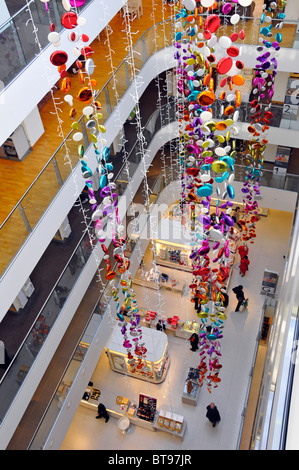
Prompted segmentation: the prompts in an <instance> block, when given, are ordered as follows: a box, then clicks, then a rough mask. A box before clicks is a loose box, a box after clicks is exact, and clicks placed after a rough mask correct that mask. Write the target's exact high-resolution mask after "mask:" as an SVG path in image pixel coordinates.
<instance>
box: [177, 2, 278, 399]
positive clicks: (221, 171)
mask: <svg viewBox="0 0 299 470" xmlns="http://www.w3.org/2000/svg"><path fill="white" fill-rule="evenodd" d="M199 3H200V6H198V5H199ZM251 3H252V0H233V1H231V2H225V3H223V2H221V5H220V2H215V1H214V0H201V1H200V2H196V1H195V0H182V1H181V2H180V4H179V5H177V10H176V11H177V13H176V17H175V21H176V23H175V26H176V33H175V43H174V45H175V48H176V52H175V58H176V60H177V83H178V110H177V114H178V117H179V123H180V146H179V163H180V167H181V206H182V208H183V207H186V206H191V211H192V210H193V214H196V215H194V217H193V222H192V243H191V245H193V248H192V252H191V255H190V258H191V259H192V268H193V282H192V283H191V285H190V288H191V292H192V294H193V295H196V296H197V297H199V301H200V304H201V306H202V309H201V311H200V313H199V314H198V316H199V317H200V318H201V329H200V336H199V337H200V344H199V348H200V358H201V360H200V364H199V366H198V368H199V370H200V373H201V378H200V385H203V383H204V382H206V383H207V388H208V391H209V392H211V388H212V387H217V386H218V383H219V382H220V381H221V379H220V377H219V372H220V369H221V367H222V365H221V364H220V363H219V357H220V356H221V344H220V339H221V338H222V337H223V327H224V320H225V319H226V315H225V313H224V310H225V309H224V307H223V305H222V304H223V301H224V296H223V293H224V288H225V284H226V283H227V280H228V278H229V275H230V269H231V261H230V256H231V251H232V250H231V249H230V248H231V245H233V244H234V243H236V241H237V239H238V237H239V234H238V233H237V231H236V229H235V228H234V220H233V218H232V217H231V215H230V214H231V211H232V208H233V205H234V204H233V200H234V198H235V190H234V185H233V182H234V178H235V174H234V171H235V169H234V166H235V158H236V156H237V152H236V145H235V143H236V142H235V138H236V137H237V136H238V133H239V130H238V120H239V116H240V114H239V112H240V107H241V98H242V96H241V91H242V85H243V84H244V82H245V80H244V77H243V75H242V69H243V68H244V63H243V61H242V60H241V59H242V42H243V41H244V39H245V27H243V29H242V28H238V26H237V25H238V23H239V21H240V19H241V18H242V15H243V16H244V8H245V7H248V6H250V5H251ZM285 3H286V2H278V3H275V2H272V3H271V5H270V7H269V8H268V10H267V11H265V13H264V16H263V18H262V21H265V23H266V24H267V26H266V27H265V26H262V29H261V35H264V36H266V37H267V38H266V39H265V40H263V39H262V40H261V42H262V44H261V45H260V46H259V47H258V51H259V52H262V55H260V56H259V57H258V58H257V62H258V63H257V66H256V72H255V73H256V75H255V79H254V82H253V85H254V89H253V93H254V94H255V99H254V100H253V101H252V102H251V108H252V116H251V118H252V119H251V123H250V126H249V127H248V131H249V134H248V135H250V133H252V136H253V139H252V140H251V141H250V142H249V148H250V154H249V155H248V165H247V168H246V170H247V171H246V179H245V181H244V184H243V188H242V193H243V195H244V198H243V204H244V213H245V216H246V217H245V218H244V219H242V222H243V226H242V234H241V236H242V237H243V239H244V240H249V239H251V238H254V237H255V227H254V224H255V222H256V220H257V213H258V212H257V211H258V205H257V201H256V199H257V198H258V197H259V196H260V188H259V187H260V178H261V175H262V163H263V157H262V154H263V151H264V149H265V145H266V143H267V140H266V139H265V138H264V135H263V132H265V131H266V130H267V129H269V124H270V120H271V118H272V113H271V111H270V100H271V97H272V95H273V84H274V77H275V73H276V72H275V70H276V67H277V62H276V59H275V57H273V58H270V55H271V52H270V49H271V51H272V50H273V52H274V55H275V52H276V51H278V50H279V43H280V42H281V34H280V33H279V32H278V33H277V34H276V36H275V41H273V42H272V43H271V42H270V41H269V36H271V35H272V32H271V29H272V25H271V24H270V23H271V21H272V17H273V15H274V11H276V12H277V11H278V12H279V10H280V9H281V8H283V6H285ZM233 7H234V8H235V9H234V12H232V8H233ZM229 13H231V14H230V15H229V16H228V14H229ZM278 16H279V20H280V21H279V22H278V23H279V26H278V28H281V24H282V22H281V20H282V19H283V14H282V13H281V12H280V13H278ZM221 19H223V24H224V27H223V26H222V24H221ZM224 29H225V31H229V33H228V34H222V35H220V34H219V31H223V30H224ZM237 41H238V42H237ZM240 43H241V44H240ZM219 56H220V58H217V57H219ZM267 78H268V79H269V81H268V84H267V85H266V79H267ZM218 84H219V86H220V95H219V99H216V87H217V85H218ZM224 87H226V89H228V91H224V90H223V91H221V88H223V89H224ZM265 89H266V90H265ZM265 97H266V99H267V106H266V107H265V108H264V109H262V105H261V101H262V99H263V98H265ZM212 198H214V199H215V203H214V205H215V220H212V217H211V215H212V212H211V202H212ZM195 208H197V210H195ZM246 218H247V220H246ZM208 303H209V307H208V306H207V304H208Z"/></svg>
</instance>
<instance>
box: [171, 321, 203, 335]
mask: <svg viewBox="0 0 299 470" xmlns="http://www.w3.org/2000/svg"><path fill="white" fill-rule="evenodd" d="M199 329H200V324H199V323H197V322H194V321H185V323H183V324H182V325H179V326H178V327H177V329H176V330H175V336H178V337H179V338H184V339H187V338H190V336H191V335H192V334H193V333H196V334H198V333H199Z"/></svg>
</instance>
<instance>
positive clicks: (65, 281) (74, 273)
mask: <svg viewBox="0 0 299 470" xmlns="http://www.w3.org/2000/svg"><path fill="white" fill-rule="evenodd" d="M151 120H152V118H150V119H149V121H148V123H147V124H146V125H145V129H147V128H148V127H150V126H151ZM166 123H167V121H166V120H165V119H164V120H163V121H161V122H160V124H161V125H165V124H166ZM153 135H154V134H151V137H150V139H148V141H147V144H149V143H150V140H151V138H152V137H153ZM141 158H142V155H141V152H140V148H139V147H138V143H136V145H135V147H134V148H133V149H132V151H131V153H130V154H129V155H128V157H127V163H126V164H125V163H124V165H123V166H122V168H121V170H120V172H119V174H118V175H117V176H116V178H115V180H114V181H115V183H116V185H117V188H119V185H120V184H121V187H122V191H120V192H119V196H120V195H121V194H120V193H123V192H124V191H125V189H126V187H127V186H128V184H129V181H130V179H131V178H133V176H134V173H135V171H136V169H137V168H138V166H139V164H140V161H141ZM128 171H129V175H128ZM128 176H129V178H128ZM33 222H34V221H31V223H33ZM103 225H104V228H105V226H106V224H105V223H103ZM89 232H90V234H91V236H89V233H88V232H86V233H85V234H84V235H83V236H82V238H81V240H80V242H79V244H78V245H77V248H76V250H75V251H74V253H73V255H72V257H71V259H70V260H69V262H68V264H67V266H66V267H65V269H64V271H63V273H62V274H61V276H60V278H59V279H58V281H57V283H56V285H55V287H54V288H53V290H52V291H51V293H50V295H49V297H48V299H47V301H46V302H45V304H44V306H43V308H42V309H41V310H40V312H39V313H38V315H37V318H36V321H35V323H34V324H33V326H32V329H31V331H30V332H29V333H28V335H27V337H26V339H25V340H24V342H23V344H22V346H21V347H20V349H19V351H18V353H17V355H16V356H15V357H14V359H13V360H12V362H11V363H10V365H9V368H8V370H7V371H6V373H5V375H4V376H3V378H2V380H1V383H0V421H2V420H3V419H4V417H5V414H6V412H7V410H8V408H9V406H10V405H11V403H12V401H13V399H14V397H15V395H16V394H17V392H18V391H19V388H20V387H21V386H22V382H23V380H24V379H25V377H26V375H27V373H28V371H29V370H30V367H31V366H32V364H33V363H34V361H35V359H36V357H37V356H38V353H39V352H40V350H41V348H42V347H43V344H44V342H45V341H46V339H47V336H48V335H49V333H50V332H51V328H52V327H53V325H54V323H55V321H56V320H57V318H58V316H59V315H60V313H61V310H62V308H63V305H64V303H65V302H66V300H67V298H68V296H69V294H70V292H71V290H72V289H73V288H74V286H75V284H76V281H77V279H78V278H79V276H80V275H81V273H82V271H83V269H84V267H85V265H86V263H87V261H88V260H89V257H90V256H91V254H92V252H93V248H94V247H95V245H96V244H97V240H96V238H95V237H93V228H92V226H90V228H89ZM106 293H107V292H106ZM2 396H3V397H4V399H3V401H1V397H2Z"/></svg>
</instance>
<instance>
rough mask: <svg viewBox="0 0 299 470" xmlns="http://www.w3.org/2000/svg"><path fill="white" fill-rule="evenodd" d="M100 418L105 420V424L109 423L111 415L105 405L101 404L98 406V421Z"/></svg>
mask: <svg viewBox="0 0 299 470" xmlns="http://www.w3.org/2000/svg"><path fill="white" fill-rule="evenodd" d="M99 418H105V423H107V421H109V415H108V412H107V410H106V408H105V405H103V403H99V405H98V415H97V416H96V419H99Z"/></svg>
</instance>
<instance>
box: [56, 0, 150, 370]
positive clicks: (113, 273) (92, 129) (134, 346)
mask: <svg viewBox="0 0 299 470" xmlns="http://www.w3.org/2000/svg"><path fill="white" fill-rule="evenodd" d="M84 3H85V0H84V1H83V0H63V2H62V4H63V7H64V9H65V10H66V13H64V14H63V15H62V17H61V24H62V26H63V27H64V28H66V29H67V30H70V33H69V34H68V39H69V41H70V42H72V43H74V48H73V55H74V61H75V64H76V67H77V69H78V74H77V77H76V79H77V80H79V81H80V84H81V85H82V86H81V88H80V89H79V91H78V92H77V94H76V96H75V97H74V96H73V95H72V94H71V91H72V79H71V78H70V76H68V75H67V73H66V63H67V61H68V59H69V57H68V54H67V53H66V52H65V51H63V50H60V49H59V50H55V51H54V52H52V53H51V55H50V62H51V64H52V65H54V66H55V67H57V71H58V73H59V75H60V79H61V83H60V89H61V90H62V92H63V93H64V94H65V96H64V100H65V101H66V102H67V103H68V104H69V105H70V107H71V110H70V112H69V117H70V118H71V119H72V120H74V118H75V117H76V115H77V111H76V100H77V101H78V102H80V103H83V104H84V105H85V107H84V109H83V120H81V123H80V122H77V121H73V122H72V124H71V129H72V130H73V134H72V139H73V141H74V142H77V144H78V147H77V153H78V157H79V161H80V164H81V174H82V177H83V178H84V180H85V185H86V187H87V194H88V197H89V203H90V205H91V210H92V217H91V219H92V222H93V224H94V234H95V237H96V239H97V240H98V242H99V243H100V244H101V248H102V251H103V255H104V256H103V259H104V261H105V263H106V274H105V278H106V280H107V281H108V282H109V283H110V285H111V296H112V297H113V298H114V300H115V302H116V310H117V315H116V317H117V318H116V320H117V321H118V323H119V326H120V328H121V332H122V334H123V338H124V341H123V346H124V347H125V348H126V349H127V351H128V360H129V361H128V363H129V364H130V367H132V370H131V372H133V371H134V368H136V369H138V370H139V371H140V370H141V369H142V368H143V373H144V374H145V375H146V373H147V371H146V364H145V362H144V358H145V355H146V351H147V350H146V348H145V346H144V344H143V343H142V342H141V339H142V330H141V329H140V325H139V324H140V315H139V308H138V306H137V303H136V300H135V299H134V297H135V293H134V291H133V289H132V280H131V279H130V273H129V268H130V261H129V259H128V257H127V256H126V252H125V250H126V242H127V237H124V236H122V235H121V233H122V228H123V227H122V225H121V220H120V216H119V212H118V194H117V192H116V185H115V183H114V182H113V179H114V173H113V162H112V161H111V155H110V149H109V147H107V146H105V142H106V141H105V139H103V138H102V135H103V134H105V132H106V129H105V126H104V125H102V124H100V121H101V120H102V118H103V115H102V113H101V112H100V111H101V107H102V106H101V103H100V102H98V101H97V100H96V91H95V90H94V86H96V80H93V79H92V78H91V77H92V74H93V73H94V70H95V63H94V60H93V58H92V57H93V54H94V51H93V49H92V47H91V46H90V45H87V44H86V43H88V41H89V37H88V35H87V34H85V33H82V32H81V27H82V26H84V25H85V19H84V18H82V17H80V16H78V12H77V8H79V7H81V6H82V5H83V4H84ZM128 16H129V15H128V13H127V14H126V15H125V17H126V18H128ZM48 40H49V42H50V43H51V44H52V46H53V47H55V48H58V47H59V46H60V35H59V34H58V33H57V32H55V25H54V24H53V23H51V24H50V33H49V35H48ZM76 58H77V59H76ZM86 81H87V82H88V83H87V86H86V85H85V84H86ZM82 125H83V126H84V127H85V131H86V133H87V136H88V141H89V142H90V143H91V145H92V146H93V148H94V153H95V156H96V159H97V163H98V167H97V170H96V171H97V172H98V175H99V188H100V198H101V201H100V203H98V201H97V199H96V195H95V189H94V187H93V185H94V183H93V179H92V177H93V171H92V170H91V168H90V167H89V165H88V159H87V157H86V153H85V151H86V149H85V147H84V145H83V144H82V143H81V142H82V141H84V135H83V132H81V131H80V130H79V129H80V128H81V126H82ZM110 240H112V244H113V250H112V253H111V254H109V250H108V249H107V247H106V244H105V243H106V242H107V241H108V242H109V241H110ZM108 244H109V243H108ZM116 277H118V278H119V283H118V286H116V285H115V284H114V278H116ZM120 294H121V295H122V297H124V301H123V305H124V307H125V309H126V315H127V316H128V317H129V323H127V322H126V321H125V318H124V315H123V314H122V308H121V307H122V305H121V302H120ZM133 354H134V356H137V357H138V359H137V362H136V360H134V358H133Z"/></svg>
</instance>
